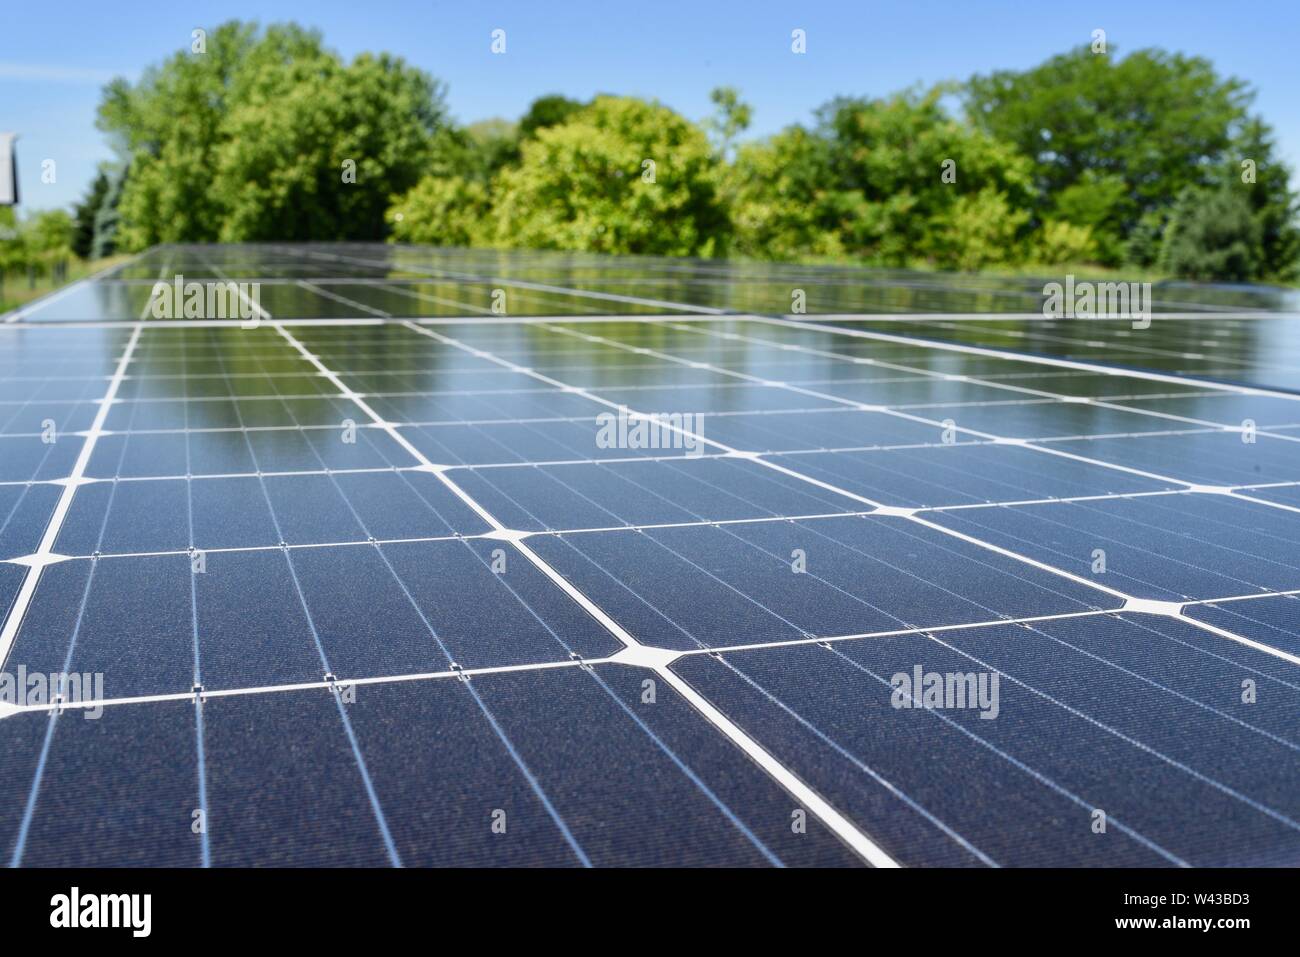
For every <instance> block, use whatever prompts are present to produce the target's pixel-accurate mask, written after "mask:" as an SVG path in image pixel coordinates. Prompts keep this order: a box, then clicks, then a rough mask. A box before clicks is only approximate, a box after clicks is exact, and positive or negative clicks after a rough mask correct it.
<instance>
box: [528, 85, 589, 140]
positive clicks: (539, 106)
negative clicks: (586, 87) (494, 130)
mask: <svg viewBox="0 0 1300 957" xmlns="http://www.w3.org/2000/svg"><path fill="white" fill-rule="evenodd" d="M585 105H586V104H584V103H583V102H582V101H581V100H571V99H569V98H568V97H567V96H561V95H560V94H558V93H552V94H550V95H548V96H539V97H538V98H537V99H535V100H533V102H532V104H531V105H529V107H528V112H526V113H525V114H524V115H523V116H522V117H521V118H520V120H519V136H520V138H521V139H527V138H528V137H531V136H533V135H534V134H535V133H536V132H537V131H538V130H543V129H546V128H547V127H548V126H559V125H560V124H561V123H563V122H564V121H565V120H567V119H568V118H569V117H570V116H572V115H573V114H574V113H577V112H578V111H579V110H580V109H582V108H583V106H585Z"/></svg>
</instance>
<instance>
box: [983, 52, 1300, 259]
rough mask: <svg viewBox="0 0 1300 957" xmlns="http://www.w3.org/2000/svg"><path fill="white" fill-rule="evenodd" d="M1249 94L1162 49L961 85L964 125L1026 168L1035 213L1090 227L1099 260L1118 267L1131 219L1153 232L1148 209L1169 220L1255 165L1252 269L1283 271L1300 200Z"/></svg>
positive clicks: (1070, 57)
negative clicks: (1024, 160) (1247, 163)
mask: <svg viewBox="0 0 1300 957" xmlns="http://www.w3.org/2000/svg"><path fill="white" fill-rule="evenodd" d="M1252 99H1253V93H1252V91H1251V90H1250V89H1249V88H1248V87H1247V86H1246V85H1245V84H1244V83H1243V82H1241V81H1240V80H1237V79H1233V78H1227V79H1225V78H1222V77H1220V76H1219V75H1218V74H1217V73H1216V71H1215V70H1214V67H1213V65H1212V64H1211V63H1210V62H1209V61H1207V60H1205V59H1202V58H1200V57H1188V56H1184V55H1182V54H1176V53H1173V54H1171V53H1165V52H1162V51H1159V50H1139V51H1137V52H1135V53H1132V54H1129V55H1128V56H1126V57H1124V58H1122V59H1119V58H1116V57H1114V56H1113V55H1097V54H1094V53H1092V52H1091V50H1089V49H1088V48H1087V47H1081V48H1079V49H1076V50H1074V51H1071V52H1069V53H1065V54H1061V55H1059V56H1055V57H1052V58H1051V59H1049V60H1047V61H1046V62H1045V63H1042V64H1040V65H1039V66H1037V67H1034V68H1032V69H1029V70H1024V71H1012V70H1004V71H999V72H996V73H992V74H990V75H988V76H976V77H973V78H972V79H971V80H970V81H969V83H968V84H967V85H966V100H967V112H968V116H969V117H970V119H971V121H972V122H973V123H975V124H976V125H977V126H978V127H979V128H980V129H982V130H984V131H986V132H987V133H989V134H990V135H992V136H994V137H997V138H998V139H999V140H1002V141H1004V142H1006V143H1009V144H1011V145H1012V146H1013V147H1015V148H1016V149H1017V150H1019V151H1020V152H1021V153H1023V154H1024V155H1025V156H1026V157H1028V158H1029V159H1030V160H1031V161H1032V163H1033V172H1034V179H1035V186H1036V194H1037V200H1036V203H1035V218H1036V219H1037V220H1043V219H1047V218H1051V217H1056V218H1065V219H1068V221H1070V222H1072V223H1074V224H1076V225H1080V226H1088V227H1089V228H1091V229H1092V231H1093V233H1094V238H1095V240H1096V244H1097V253H1098V256H1099V258H1100V259H1101V260H1102V261H1103V262H1106V263H1110V264H1114V263H1116V262H1118V261H1119V260H1120V259H1121V258H1122V257H1123V255H1124V251H1125V245H1126V242H1125V241H1126V240H1130V239H1131V238H1132V237H1133V235H1134V233H1135V231H1136V230H1137V229H1138V227H1139V224H1140V223H1145V226H1144V228H1148V229H1149V228H1150V226H1151V224H1152V222H1153V219H1152V218H1151V214H1153V213H1159V212H1164V213H1166V214H1167V213H1168V211H1169V210H1170V208H1171V207H1172V205H1173V203H1174V201H1175V198H1176V197H1178V196H1180V195H1181V194H1182V193H1183V191H1184V190H1186V189H1187V188H1189V187H1190V188H1212V187H1216V186H1218V185H1220V184H1221V183H1222V182H1223V181H1224V179H1225V177H1226V176H1228V175H1229V174H1231V175H1232V176H1234V177H1235V176H1236V174H1237V172H1239V170H1238V161H1239V160H1240V159H1242V158H1247V157H1249V158H1253V159H1254V160H1255V162H1256V164H1257V168H1258V170H1259V180H1258V182H1257V183H1256V184H1255V185H1254V187H1253V190H1252V195H1251V201H1250V205H1251V207H1252V209H1253V215H1254V216H1255V218H1256V219H1257V220H1258V221H1259V222H1260V224H1261V230H1262V237H1263V238H1262V240H1261V241H1262V243H1263V251H1262V254H1261V256H1260V257H1259V259H1258V260H1257V268H1260V269H1261V270H1263V271H1264V272H1266V273H1283V272H1286V271H1287V270H1288V269H1290V268H1293V266H1294V262H1295V256H1296V251H1297V234H1296V227H1295V209H1296V202H1295V197H1294V195H1293V194H1292V193H1291V192H1290V189H1289V186H1288V175H1289V173H1288V171H1287V170H1286V168H1285V167H1284V166H1282V165H1281V164H1280V163H1278V162H1276V160H1275V159H1274V156H1273V147H1272V142H1271V139H1270V133H1269V130H1268V127H1267V126H1266V125H1265V124H1264V123H1263V122H1262V121H1260V120H1258V119H1257V118H1254V117H1252V116H1251V115H1250V114H1249V112H1248V110H1249V107H1250V104H1251V102H1252ZM1118 184H1122V189H1120V188H1119V186H1118ZM1144 217H1145V219H1144ZM1134 251H1135V252H1139V253H1140V250H1139V249H1137V248H1135V250H1134Z"/></svg>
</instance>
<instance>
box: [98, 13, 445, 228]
mask: <svg viewBox="0 0 1300 957" xmlns="http://www.w3.org/2000/svg"><path fill="white" fill-rule="evenodd" d="M444 120H445V108H444V105H443V98H442V90H441V88H440V87H439V86H438V85H437V84H436V83H435V82H434V81H433V80H432V79H431V78H430V77H429V76H428V75H427V74H425V73H423V72H421V71H419V70H416V69H414V68H412V67H410V66H408V65H406V64H405V63H404V62H403V61H402V60H401V59H399V58H397V57H392V56H389V55H387V54H382V55H377V56H376V55H371V54H362V55H360V56H358V57H357V58H356V59H354V60H353V61H352V62H351V63H348V64H345V63H343V62H342V61H341V60H340V59H339V57H338V56H337V55H336V54H335V53H333V52H332V51H330V50H328V49H326V48H325V47H324V45H323V43H322V40H321V37H320V34H319V33H317V32H316V31H312V30H305V29H303V28H301V27H298V26H296V25H275V26H271V27H268V28H266V29H265V30H259V29H258V28H257V27H256V26H255V25H252V24H247V23H240V22H237V21H231V22H229V23H226V24H223V25H222V26H220V27H217V28H216V29H215V30H213V31H211V32H210V33H209V34H208V36H207V40H206V50H205V52H200V53H191V52H189V51H185V52H181V53H177V54H175V55H174V56H172V57H171V58H170V59H168V60H167V61H166V62H165V63H163V64H162V65H161V66H158V67H154V68H151V69H150V70H149V71H147V72H146V74H145V76H144V77H143V78H142V80H141V81H140V83H139V84H137V85H135V86H132V85H130V84H129V83H127V82H126V81H125V80H121V79H119V80H115V81H113V83H111V84H110V85H109V86H108V87H107V88H106V89H105V91H104V96H103V100H102V102H101V104H100V110H99V125H100V127H101V128H102V129H103V130H105V131H106V132H107V133H108V134H109V135H110V138H111V139H112V141H113V142H114V143H115V145H117V146H118V147H119V148H120V149H121V150H122V151H123V153H124V154H125V155H126V156H129V157H130V159H131V175H130V177H129V178H128V180H127V182H126V185H125V187H124V189H123V194H122V197H121V201H120V206H119V210H120V215H121V220H122V223H121V237H122V239H123V240H124V242H125V244H126V246H127V247H128V248H141V247H143V246H146V245H149V244H151V243H156V242H183V241H215V240H220V241H245V240H258V239H316V240H332V239H378V238H382V236H383V234H384V212H385V210H386V208H387V204H388V197H389V195H390V194H391V193H392V192H393V191H400V190H404V189H406V188H409V187H410V186H412V185H414V184H415V183H416V182H417V181H418V179H419V178H420V176H421V175H423V174H424V173H425V172H426V171H427V170H428V167H429V164H430V162H431V160H432V158H433V156H432V154H433V149H434V145H435V134H436V132H437V131H438V129H439V127H440V126H441V125H442V124H443V123H444Z"/></svg>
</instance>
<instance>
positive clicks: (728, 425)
mask: <svg viewBox="0 0 1300 957" xmlns="http://www.w3.org/2000/svg"><path fill="white" fill-rule="evenodd" d="M942 432H943V429H942V427H941V426H937V425H926V424H924V423H920V422H912V421H909V420H907V419H902V418H898V417H897V416H890V415H884V414H881V413H876V412H858V411H856V410H853V409H841V410H839V411H836V410H828V411H825V412H808V413H805V414H802V415H733V416H722V415H715V416H708V415H706V416H705V417H704V428H703V434H704V435H705V436H706V437H707V438H709V439H711V440H713V441H715V442H721V443H723V444H724V445H728V446H730V447H732V448H735V449H740V450H742V451H749V452H773V451H775V452H780V451H790V450H794V449H827V448H835V449H840V448H859V447H863V448H874V447H875V446H879V445H914V444H918V443H936V442H940V441H941V440H942Z"/></svg>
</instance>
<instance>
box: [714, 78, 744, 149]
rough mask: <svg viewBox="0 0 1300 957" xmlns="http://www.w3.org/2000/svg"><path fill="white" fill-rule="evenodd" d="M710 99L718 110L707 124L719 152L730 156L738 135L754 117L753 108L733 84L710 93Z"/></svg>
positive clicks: (717, 88)
mask: <svg viewBox="0 0 1300 957" xmlns="http://www.w3.org/2000/svg"><path fill="white" fill-rule="evenodd" d="M709 101H710V102H711V103H713V105H714V106H716V107H717V108H718V112H717V113H716V114H715V115H714V116H711V117H709V119H708V120H707V121H706V124H705V125H706V126H707V128H708V130H709V132H711V133H712V134H713V137H714V141H715V143H716V144H717V147H718V152H719V153H720V154H721V155H723V156H724V157H728V158H730V157H731V155H732V150H733V148H734V146H735V143H736V137H738V136H739V135H740V134H741V133H743V132H745V130H747V129H749V124H750V123H751V122H752V121H753V119H754V111H753V108H752V107H750V105H749V104H748V103H744V102H742V101H741V99H740V93H739V92H738V91H737V90H736V88H735V87H732V86H719V87H716V88H715V89H714V90H713V92H711V93H710V94H709Z"/></svg>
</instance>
